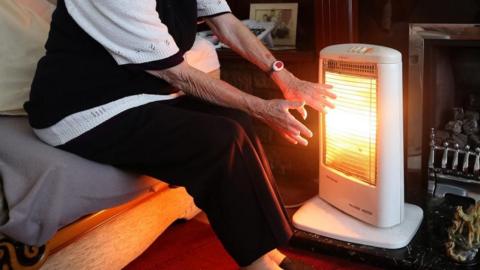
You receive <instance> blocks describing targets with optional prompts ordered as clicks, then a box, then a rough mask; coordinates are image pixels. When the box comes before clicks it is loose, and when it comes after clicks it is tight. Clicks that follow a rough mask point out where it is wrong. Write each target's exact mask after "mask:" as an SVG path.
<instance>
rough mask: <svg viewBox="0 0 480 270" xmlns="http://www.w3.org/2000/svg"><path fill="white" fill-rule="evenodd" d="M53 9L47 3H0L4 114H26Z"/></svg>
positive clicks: (0, 81)
mask: <svg viewBox="0 0 480 270" xmlns="http://www.w3.org/2000/svg"><path fill="white" fill-rule="evenodd" d="M52 9H53V7H52V6H51V5H50V4H48V3H47V2H46V1H45V0H2V1H0V40H2V42H0V114H13V115H15V114H25V112H24V111H23V103H24V102H25V101H27V100H28V95H29V93H30V85H31V83H32V79H33V75H34V73H35V68H36V66H37V62H38V59H39V58H40V57H42V56H43V55H44V53H45V50H44V44H45V41H46V39H47V36H48V31H49V23H50V17H51V12H52Z"/></svg>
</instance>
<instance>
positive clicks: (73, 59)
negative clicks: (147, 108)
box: [24, 0, 230, 146]
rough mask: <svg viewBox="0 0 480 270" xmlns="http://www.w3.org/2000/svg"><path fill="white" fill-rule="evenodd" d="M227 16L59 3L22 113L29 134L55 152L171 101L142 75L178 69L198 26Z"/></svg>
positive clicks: (150, 3) (188, 2)
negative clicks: (125, 116) (137, 110)
mask: <svg viewBox="0 0 480 270" xmlns="http://www.w3.org/2000/svg"><path fill="white" fill-rule="evenodd" d="M226 12H230V8H229V6H228V4H227V3H226V1H225V0H137V1H133V0H59V1H58V5H57V9H56V10H55V12H54V14H53V17H52V23H51V30H50V33H49V38H48V41H47V44H46V50H47V53H46V55H45V56H44V57H43V58H42V59H41V60H40V61H39V63H38V67H37V72H36V74H35V78H34V80H33V83H32V89H31V93H30V100H29V101H28V102H26V103H25V106H24V107H25V110H26V111H27V112H28V114H29V119H30V124H31V126H32V127H33V128H34V131H35V132H36V134H37V135H38V136H39V137H40V139H42V140H44V141H45V142H47V143H49V144H51V145H55V146H56V145H60V144H63V143H66V142H67V141H69V140H71V139H73V138H75V137H76V136H79V135H81V134H82V133H84V132H86V131H88V130H90V129H92V128H94V127H95V126H97V125H99V124H101V123H102V122H104V121H106V120H108V119H109V118H111V117H113V116H115V115H116V114H118V113H121V112H122V111H125V110H127V109H129V108H133V107H136V106H141V105H143V104H146V103H149V102H152V101H156V100H165V99H171V98H175V97H177V96H178V95H179V93H176V92H175V90H173V89H172V87H170V86H169V85H168V84H167V83H166V82H165V81H163V80H160V79H158V78H156V77H154V76H152V75H150V74H148V73H146V72H145V70H159V69H165V68H169V67H172V66H175V65H178V64H180V63H181V62H182V61H183V60H184V59H183V55H184V54H185V52H186V51H188V50H189V49H190V48H191V47H192V45H193V43H194V40H195V34H196V25H197V20H198V19H199V18H201V17H207V16H214V15H218V14H222V13H226Z"/></svg>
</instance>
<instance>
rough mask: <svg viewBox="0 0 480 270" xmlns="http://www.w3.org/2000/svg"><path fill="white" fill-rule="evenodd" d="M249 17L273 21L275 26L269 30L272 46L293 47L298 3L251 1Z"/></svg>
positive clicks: (295, 38) (295, 36)
mask: <svg viewBox="0 0 480 270" xmlns="http://www.w3.org/2000/svg"><path fill="white" fill-rule="evenodd" d="M250 19H251V20H256V21H260V22H275V27H274V29H273V30H272V31H271V36H272V40H273V45H274V47H292V48H294V47H295V45H296V40H297V19H298V3H252V4H250Z"/></svg>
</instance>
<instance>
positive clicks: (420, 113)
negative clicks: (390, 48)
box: [408, 24, 480, 200]
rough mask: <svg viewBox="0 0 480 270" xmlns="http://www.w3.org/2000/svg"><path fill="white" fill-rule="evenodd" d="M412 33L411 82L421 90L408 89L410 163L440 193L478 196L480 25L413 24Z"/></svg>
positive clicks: (477, 198)
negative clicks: (409, 94) (420, 171)
mask: <svg viewBox="0 0 480 270" xmlns="http://www.w3.org/2000/svg"><path fill="white" fill-rule="evenodd" d="M410 34H411V37H412V34H413V35H414V36H415V35H416V41H415V37H414V38H413V41H412V40H411V46H410V49H411V50H412V51H413V52H415V51H416V52H417V53H416V54H415V53H413V54H412V52H411V53H410V78H409V81H410V87H411V88H412V89H415V86H417V89H419V90H420V91H419V92H417V93H415V92H412V91H410V93H412V95H411V96H410V98H409V120H410V123H409V128H410V130H409V139H410V141H411V142H413V143H410V144H409V149H408V150H409V156H408V158H409V163H410V164H409V166H410V167H415V166H418V167H419V169H420V170H422V172H423V173H422V174H423V175H424V176H425V178H427V179H428V190H429V191H430V192H431V193H433V194H435V195H437V196H444V195H445V194H454V195H460V196H466V197H472V198H474V199H476V200H480V28H479V27H478V26H477V25H455V24H454V25H445V24H443V25H429V26H427V25H413V26H411V33H410ZM415 95H417V97H416V98H415ZM412 96H414V97H413V98H412Z"/></svg>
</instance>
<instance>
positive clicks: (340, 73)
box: [323, 61, 377, 185]
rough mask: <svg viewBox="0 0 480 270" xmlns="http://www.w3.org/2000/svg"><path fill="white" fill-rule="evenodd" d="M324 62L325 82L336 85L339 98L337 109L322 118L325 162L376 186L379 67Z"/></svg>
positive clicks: (334, 90)
mask: <svg viewBox="0 0 480 270" xmlns="http://www.w3.org/2000/svg"><path fill="white" fill-rule="evenodd" d="M325 63H326V64H325V65H324V69H323V77H324V82H325V83H326V84H329V85H332V86H333V89H332V91H333V92H334V93H335V94H336V95H337V99H336V100H335V109H334V110H331V111H329V112H328V113H327V114H324V118H323V121H324V122H323V123H324V128H323V136H324V140H323V145H324V153H323V157H324V158H323V160H324V163H325V165H326V166H328V167H330V168H332V169H335V170H337V171H339V172H342V173H344V174H346V175H348V176H350V177H353V178H354V179H357V180H360V181H363V182H365V183H368V184H370V185H375V184H376V178H377V175H376V172H377V164H376V158H377V156H376V155H377V152H376V143H377V77H376V66H375V65H370V64H356V63H345V62H336V61H326V62H325ZM335 63H336V64H335Z"/></svg>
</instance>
